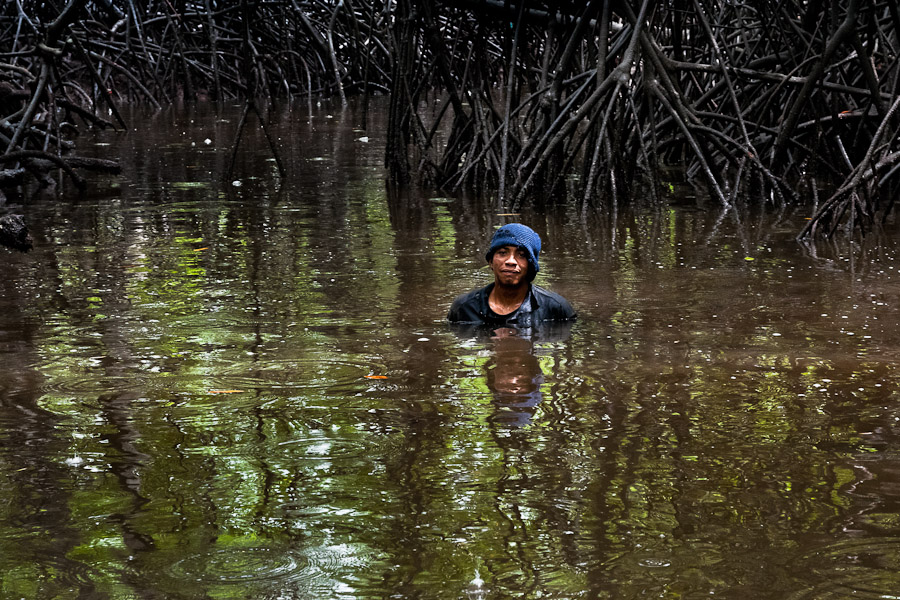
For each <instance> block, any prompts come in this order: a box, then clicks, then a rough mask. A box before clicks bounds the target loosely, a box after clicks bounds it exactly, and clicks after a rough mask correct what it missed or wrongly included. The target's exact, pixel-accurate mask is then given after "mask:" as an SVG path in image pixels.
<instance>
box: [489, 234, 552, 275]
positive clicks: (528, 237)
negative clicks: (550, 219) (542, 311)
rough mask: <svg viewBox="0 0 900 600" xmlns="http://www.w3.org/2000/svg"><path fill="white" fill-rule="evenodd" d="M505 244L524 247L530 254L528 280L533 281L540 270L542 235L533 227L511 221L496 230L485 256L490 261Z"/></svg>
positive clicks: (526, 252) (528, 254) (527, 253)
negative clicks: (539, 256) (539, 255)
mask: <svg viewBox="0 0 900 600" xmlns="http://www.w3.org/2000/svg"><path fill="white" fill-rule="evenodd" d="M503 246H516V247H518V248H523V249H524V250H525V254H526V255H527V256H528V264H529V265H530V266H531V268H530V269H528V275H527V278H528V281H532V280H533V279H534V276H535V275H537V272H538V271H540V267H539V266H538V254H540V253H541V236H539V235H538V234H537V233H535V232H534V230H533V229H531V228H530V227H527V226H525V225H522V224H521V223H509V224H507V225H504V226H503V227H501V228H500V229H498V230H497V231H495V232H494V237H493V238H491V246H490V248H488V251H487V254H485V255H484V257H485V258H486V259H487V261H488V262H491V259H492V258H493V257H494V252H496V251H497V249H498V248H502V247H503Z"/></svg>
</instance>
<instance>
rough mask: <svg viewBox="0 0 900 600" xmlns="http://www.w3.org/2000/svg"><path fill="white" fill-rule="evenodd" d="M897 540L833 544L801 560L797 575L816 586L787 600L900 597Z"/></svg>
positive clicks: (867, 539)
mask: <svg viewBox="0 0 900 600" xmlns="http://www.w3.org/2000/svg"><path fill="white" fill-rule="evenodd" d="M898 571H900V538H896V537H885V538H866V539H852V540H844V541H841V542H837V543H836V544H833V545H831V546H826V547H824V548H821V549H820V550H818V551H816V552H813V553H810V554H808V555H807V556H806V557H804V559H803V562H802V563H801V565H800V568H798V569H797V572H800V573H807V574H808V575H810V576H812V577H814V578H815V580H816V583H815V584H814V585H813V586H812V587H810V588H808V589H805V590H803V591H802V592H800V593H798V594H796V595H794V596H792V598H791V600H813V599H815V600H831V599H834V600H837V599H839V598H847V597H853V598H861V599H863V600H875V599H878V600H884V599H890V598H900V592H898V588H897V572H898Z"/></svg>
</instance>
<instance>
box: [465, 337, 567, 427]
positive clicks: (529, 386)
mask: <svg viewBox="0 0 900 600" xmlns="http://www.w3.org/2000/svg"><path fill="white" fill-rule="evenodd" d="M571 329H572V322H571V321H562V322H551V323H542V324H539V325H538V326H536V327H527V328H516V327H498V328H492V327H488V326H483V325H482V326H473V325H468V326H460V325H456V326H454V327H453V330H454V331H455V333H456V334H457V335H458V336H460V337H474V338H477V339H480V340H484V341H485V343H486V345H487V347H488V348H491V349H492V350H493V352H492V353H491V355H490V358H489V359H488V361H487V363H486V364H485V370H486V371H485V381H486V382H487V386H488V389H489V390H491V394H492V396H493V403H494V407H495V409H496V410H495V411H494V414H493V416H492V417H491V421H492V422H494V423H496V424H499V425H503V426H505V427H522V426H524V425H528V424H529V423H531V421H532V418H533V417H534V414H535V412H537V407H538V405H539V404H540V403H541V400H542V399H543V393H542V392H541V385H542V384H543V383H544V372H543V370H542V369H541V363H540V360H538V357H537V355H536V354H535V343H536V342H557V341H562V340H564V339H566V338H568V337H569V333H570V332H571Z"/></svg>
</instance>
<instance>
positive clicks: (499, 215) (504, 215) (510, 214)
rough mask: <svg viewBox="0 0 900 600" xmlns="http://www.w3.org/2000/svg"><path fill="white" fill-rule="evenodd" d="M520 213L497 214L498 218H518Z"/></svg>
mask: <svg viewBox="0 0 900 600" xmlns="http://www.w3.org/2000/svg"><path fill="white" fill-rule="evenodd" d="M521 214H522V213H497V216H498V217H518V216H519V215H521Z"/></svg>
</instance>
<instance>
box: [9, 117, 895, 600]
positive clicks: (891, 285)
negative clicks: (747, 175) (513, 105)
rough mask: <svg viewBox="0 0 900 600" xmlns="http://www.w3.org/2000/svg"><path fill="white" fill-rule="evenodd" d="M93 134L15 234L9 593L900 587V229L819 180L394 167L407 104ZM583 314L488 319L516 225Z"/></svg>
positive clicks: (164, 123)
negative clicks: (500, 251)
mask: <svg viewBox="0 0 900 600" xmlns="http://www.w3.org/2000/svg"><path fill="white" fill-rule="evenodd" d="M239 118H240V108H239V107H237V108H231V109H228V110H226V111H224V112H221V113H218V114H216V113H215V112H213V111H212V110H209V109H206V108H197V109H192V110H186V111H181V112H165V113H160V114H156V115H149V116H146V115H145V116H141V115H133V116H132V117H131V119H132V121H133V122H137V123H139V124H137V125H135V126H136V128H137V131H135V132H132V133H129V134H127V135H125V134H115V133H101V134H97V135H96V136H95V137H91V138H87V137H83V138H82V139H81V140H80V141H79V145H80V147H81V148H82V150H83V151H84V152H85V153H95V154H96V155H98V156H116V157H118V158H119V159H120V160H121V162H122V165H123V167H124V173H123V175H122V176H120V177H117V178H111V179H109V180H101V181H98V182H95V183H94V184H93V185H92V188H91V192H90V193H89V194H88V196H87V197H85V198H83V199H80V200H77V201H59V200H53V199H47V200H39V201H35V202H32V203H30V204H28V205H27V206H24V207H19V208H17V209H16V210H18V211H19V212H23V213H24V214H25V216H26V219H27V221H28V223H29V224H30V226H31V229H32V233H33V236H34V238H35V248H34V250H33V251H31V252H29V253H27V254H20V253H14V252H7V251H3V253H2V258H3V260H2V261H0V352H2V360H3V368H2V370H0V498H2V500H3V501H2V503H0V582H2V583H0V597H2V598H4V599H6V598H110V599H132V598H134V599H143V598H154V599H155V598H175V599H186V600H187V599H200V598H215V599H230V598H235V599H236V598H273V599H274V598H335V599H344V598H346V599H356V598H360V599H375V598H420V599H443V598H448V599H452V598H498V599H499V598H601V599H606V598H609V599H629V598H678V599H696V598H709V597H721V598H729V599H769V598H771V599H784V600H813V599H817V600H818V599H828V600H830V599H839V598H863V599H875V598H893V597H898V596H900V514H898V509H900V452H898V442H900V395H898V393H897V391H896V388H897V385H898V382H900V373H898V369H897V366H896V359H897V357H898V354H900V326H898V315H900V263H897V261H896V259H895V257H896V254H897V244H896V240H892V239H887V240H882V244H881V245H880V246H878V247H875V246H874V245H872V246H867V245H866V244H864V245H858V244H850V243H833V244H831V243H819V244H818V245H817V246H815V247H802V246H800V245H798V244H797V243H796V242H795V241H794V240H793V236H794V234H795V233H796V232H797V231H799V229H800V228H801V226H802V223H803V217H804V216H806V215H805V214H804V213H802V212H801V211H797V212H778V211H776V210H770V211H768V212H765V213H755V212H752V211H734V212H730V213H725V214H722V213H720V212H719V211H718V210H717V209H715V208H714V207H713V208H712V209H710V210H705V211H698V210H693V209H690V208H677V207H674V206H664V207H656V208H650V209H647V210H644V211H632V212H629V213H627V214H626V213H624V212H623V213H622V214H619V215H617V217H616V219H615V220H612V219H610V218H606V217H603V218H601V217H599V216H596V215H594V214H588V215H587V216H586V217H582V216H581V214H580V212H578V211H570V210H564V209H558V210H557V209H554V210H549V211H544V212H542V213H540V214H532V213H525V214H522V215H520V216H516V217H507V216H500V215H499V214H498V213H502V212H503V210H502V209H499V208H497V207H495V206H491V205H490V204H488V203H484V202H476V201H471V200H465V199H448V198H438V197H429V196H428V195H417V194H414V193H407V194H398V195H396V196H395V195H391V196H390V197H389V195H388V194H387V193H386V190H385V185H384V176H383V171H382V168H381V162H382V149H383V145H382V140H381V138H380V137H379V136H380V134H381V132H383V131H384V111H383V109H382V108H379V107H376V108H375V109H374V110H373V111H372V112H370V114H369V127H368V128H367V130H365V131H363V130H360V129H358V124H359V123H360V122H361V117H360V115H359V113H358V111H353V110H346V111H341V110H340V109H339V108H335V107H316V108H315V109H314V110H313V114H312V116H311V117H310V115H309V114H308V113H307V111H306V110H304V109H295V110H294V111H285V112H283V113H281V114H279V115H277V116H276V117H275V120H276V123H275V125H274V126H273V130H274V131H273V133H274V135H275V137H276V138H277V139H278V143H279V145H280V146H279V147H280V152H281V153H282V159H283V160H284V162H285V164H286V166H287V168H288V170H289V176H288V178H286V179H285V180H283V181H280V180H279V179H278V178H277V176H276V168H275V163H274V162H273V161H272V160H271V154H270V153H269V151H268V148H267V145H266V142H265V139H264V138H263V137H262V134H261V132H259V131H258V130H257V127H256V122H255V121H254V120H253V119H252V118H251V120H250V122H249V129H248V130H247V131H246V132H245V138H244V140H243V141H242V146H241V152H240V154H239V156H238V161H237V164H236V166H235V170H234V174H233V175H232V176H231V177H228V178H226V177H225V173H226V172H227V169H228V166H229V163H230V160H231V156H230V148H231V146H232V141H233V138H234V132H235V129H236V125H237V122H238V120H239ZM511 219H516V220H521V221H524V222H527V223H529V224H530V225H532V226H533V227H534V228H535V229H536V230H538V231H539V232H540V233H541V235H542V236H543V238H544V252H543V254H542V255H541V258H540V262H541V273H540V275H539V276H538V280H537V282H538V283H539V284H542V285H545V286H546V287H549V288H551V289H554V290H556V291H558V292H560V293H562V294H563V295H565V296H566V297H567V298H568V299H569V300H570V301H571V302H572V304H573V305H575V307H576V308H577V309H578V311H579V314H580V319H579V320H578V322H577V323H576V324H575V325H574V326H573V327H572V329H571V331H566V332H561V333H560V334H559V335H552V336H545V337H537V338H534V339H525V338H521V337H515V336H505V337H504V336H496V337H493V338H484V337H465V336H460V335H458V334H457V332H454V331H451V330H450V329H449V328H448V326H447V325H446V324H445V323H444V315H445V314H446V310H447V308H448V306H449V303H450V301H451V300H452V298H453V297H454V296H455V295H457V294H459V293H461V292H463V291H466V290H468V289H471V288H474V287H476V286H481V285H484V284H485V283H487V282H488V281H489V278H488V274H487V271H486V269H484V268H483V267H482V265H483V260H482V259H481V257H482V256H483V252H484V248H485V244H486V241H487V239H488V237H489V236H490V234H491V232H492V230H493V228H494V227H495V226H498V225H500V224H502V223H504V222H507V221H509V220H511Z"/></svg>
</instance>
